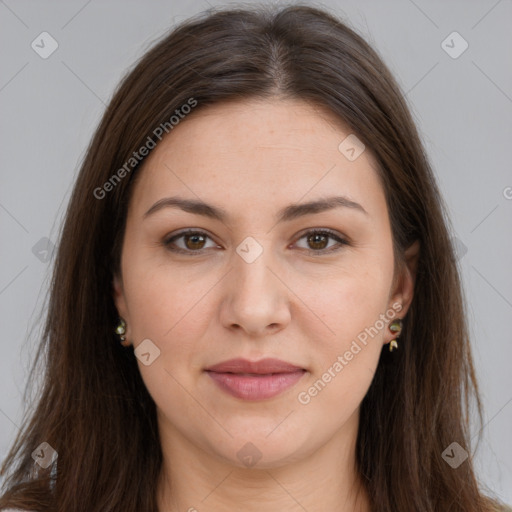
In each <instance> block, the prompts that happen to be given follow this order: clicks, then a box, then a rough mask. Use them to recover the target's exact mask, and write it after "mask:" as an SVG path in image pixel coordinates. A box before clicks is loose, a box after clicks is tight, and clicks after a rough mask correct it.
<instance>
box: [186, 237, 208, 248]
mask: <svg viewBox="0 0 512 512" xmlns="http://www.w3.org/2000/svg"><path fill="white" fill-rule="evenodd" d="M205 239H206V237H205V236H203V235H200V234H194V235H183V240H184V241H185V246H186V247H187V249H202V248H203V245H204V243H205Z"/></svg>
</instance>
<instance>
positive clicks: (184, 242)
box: [163, 230, 217, 254]
mask: <svg viewBox="0 0 512 512" xmlns="http://www.w3.org/2000/svg"><path fill="white" fill-rule="evenodd" d="M208 240H211V238H210V237H209V236H208V235H207V234H206V233H203V232H202V231H193V230H189V231H185V232H181V233H179V234H177V235H174V236H172V237H170V238H167V239H166V240H164V242H163V244H164V245H165V246H166V247H167V248H168V249H169V250H170V251H173V252H179V253H188V254H191V253H201V252H202V251H203V249H207V248H208V247H206V246H205V245H206V243H207V241H208ZM178 242H179V243H178ZM212 242H213V240H212ZM210 247H217V245H216V244H213V246H210Z"/></svg>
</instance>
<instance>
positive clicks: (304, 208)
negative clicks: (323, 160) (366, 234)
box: [143, 196, 368, 223]
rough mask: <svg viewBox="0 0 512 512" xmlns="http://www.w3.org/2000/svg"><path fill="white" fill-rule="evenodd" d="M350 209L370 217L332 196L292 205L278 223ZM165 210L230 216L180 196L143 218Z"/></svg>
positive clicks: (217, 217) (162, 202)
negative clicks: (335, 210)
mask: <svg viewBox="0 0 512 512" xmlns="http://www.w3.org/2000/svg"><path fill="white" fill-rule="evenodd" d="M341 207H343V208H350V209H352V210H354V211H359V212H361V213H364V214H365V215H368V212H367V211H366V210H365V209H364V208H363V207H362V206H361V205H360V204H359V203H356V202H354V201H352V200H350V199H348V198H347V197H344V196H332V197H326V198H321V199H317V200H315V201H309V202H307V203H295V204H290V205H288V206H286V207H284V208H282V209H281V210H279V212H278V213H277V222H287V221H291V220H294V219H297V218H299V217H302V216H305V215H311V214H315V213H321V212H324V211H327V210H333V209H334V208H341ZM163 208H179V209H181V210H183V211H185V212H188V213H195V214H196V215H203V216H204V217H209V218H211V219H215V220H219V221H221V222H223V223H226V222H227V221H228V220H229V214H228V212H227V211H226V210H224V209H223V208H219V207H217V206H213V205H211V204H208V203H205V202H203V201H201V200H196V199H184V198H181V197H178V196H173V197H164V198H162V199H160V200H158V201H157V202H156V203H155V204H154V205H153V206H151V208H150V209H149V210H148V211H147V212H146V213H145V214H144V216H143V218H144V219H146V218H147V217H149V216H150V215H152V214H153V213H156V212H157V211H159V210H162V209H163Z"/></svg>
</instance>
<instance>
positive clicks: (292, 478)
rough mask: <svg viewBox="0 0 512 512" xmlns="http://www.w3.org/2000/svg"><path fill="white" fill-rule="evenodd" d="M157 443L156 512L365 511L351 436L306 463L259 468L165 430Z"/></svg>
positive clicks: (343, 432)
mask: <svg viewBox="0 0 512 512" xmlns="http://www.w3.org/2000/svg"><path fill="white" fill-rule="evenodd" d="M356 420H358V418H356ZM349 423H350V422H349ZM351 426H352V427H357V423H354V424H353V425H351ZM351 426H350V425H347V424H346V425H345V427H348V428H350V427H351ZM348 439H350V442H347V440H348ZM161 441H162V451H163V456H164V459H163V467H162V472H161V477H160V481H159V483H158V509H159V512H183V511H187V512H199V511H201V510H205V509H207V510H208V511H209V512H221V511H222V512H224V511H226V510H241V509H242V508H243V510H244V511H246V512H260V511H261V510H265V512H277V511H279V512H282V511H283V510H286V511H287V512H304V511H305V510H307V511H308V512H320V511H322V512H324V511H325V510H336V511H337V512H349V511H350V512H370V502H369V497H368V494H367V491H366V489H365V487H364V485H363V483H362V480H361V477H360V475H359V473H358V471H357V469H356V464H355V436H347V431H346V429H341V430H340V431H338V432H337V434H335V436H334V437H333V438H332V439H331V440H330V441H329V442H328V443H326V444H325V445H323V446H321V447H319V448H318V449H317V450H315V451H314V452H313V453H311V454H310V455H309V456H308V457H306V458H301V459H300V460H290V461H288V463H287V464H277V463H276V464H268V467H266V468H259V469H257V468H256V467H254V468H241V467H239V466H238V465H236V464H234V463H230V462H229V461H226V460H225V459H221V458H219V457H218V456H215V455H214V454H213V453H212V452H207V450H203V449H200V448H198V447H197V446H195V445H193V444H191V443H190V442H189V441H188V440H187V438H186V437H184V436H182V435H181V434H180V433H179V432H177V431H176V430H175V429H173V428H172V427H170V426H169V425H165V426H164V427H163V428H161Z"/></svg>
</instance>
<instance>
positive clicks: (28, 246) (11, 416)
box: [0, 0, 512, 503]
mask: <svg viewBox="0 0 512 512" xmlns="http://www.w3.org/2000/svg"><path fill="white" fill-rule="evenodd" d="M211 5H221V3H216V2H214V0H209V1H208V0H201V1H188V2H185V1H175V2H169V1H154V0H153V1H151V2H142V1H125V2H121V1H112V0H111V1H100V0H92V1H91V0H89V1H83V0H82V1H67V2H64V1H62V2H55V1H53V2H50V1H46V2H35V1H25V0H23V1H15V0H0V43H1V45H0V46H1V48H2V56H1V60H2V74H1V75H0V108H1V112H2V115H1V117H0V130H1V132H0V140H1V141H2V152H1V166H0V173H1V187H0V236H1V239H0V240H1V241H0V243H1V253H0V254H1V256H0V257H1V261H0V308H1V309H0V311H1V325H2V336H1V339H0V351H1V356H0V374H1V386H2V388H1V389H2V392H1V398H0V458H2V459H3V457H4V456H5V455H6V453H7V449H8V447H9V445H10V444H11V442H12V441H13V439H14V436H15V434H16V432H17V430H18V426H17V425H19V424H20V423H21V419H22V411H23V400H22V393H23V390H24V386H25V382H26V380H27V368H28V363H29V361H30V359H31V357H32V354H33V353H34V347H35V343H36V339H37V335H38V332H39V324H37V320H38V317H39V314H40V312H41V308H42V307H43V305H44V298H45V294H46V290H47V286H48V277H49V272H50V269H51V262H52V260H51V258H50V260H49V261H46V262H45V261H44V260H45V252H44V249H45V247H46V246H47V242H45V240H43V241H40V240H41V239H44V238H45V237H46V238H49V239H50V241H52V242H55V241H56V239H57V235H58V229H59V226H60V223H61V220H62V214H63V212H64V208H65V206H66V204H67V201H68V199H69V194H70V191H71V186H72V184H73V181H74V179H75V176H76V173H77V170H78V167H79V164H80V163H81V160H82V158H83V155H84V152H85V149H86V147H87V144H88V142H89V139H90V137H91V135H92V133H93V130H94V129H95V127H96V125H97V123H98V121H99V119H100V116H101V114H102V112H103V110H104V108H105V104H106V103H107V102H108V101H109V99H110V97H111V95H112V92H113V89H114V87H115V86H116V84H117V83H118V81H119V80H120V78H121V77H122V75H123V74H124V72H125V71H126V70H127V68H128V67H129V66H131V65H132V64H133V62H134V61H135V59H136V58H138V57H139V56H140V55H142V54H143V53H144V51H145V50H147V49H148V48H149V46H150V45H151V44H152V43H153V42H154V41H155V40H157V39H158V38H159V37H160V36H162V35H163V34H164V33H165V32H166V31H167V30H168V29H169V28H170V27H172V26H173V24H175V23H177V22H179V21H181V20H183V19H184V18H187V17H188V16H190V15H192V14H194V13H196V12H199V11H202V10H204V9H207V8H208V7H209V6H211ZM222 5H226V3H224V4H222ZM316 5H318V6H320V7H322V6H325V7H327V8H328V9H331V11H332V12H334V13H336V14H339V15H341V16H343V17H344V18H345V19H348V20H349V22H350V24H351V25H352V27H353V28H355V29H356V30H357V31H358V32H360V33H361V34H362V35H363V36H364V37H365V38H366V39H367V40H368V41H369V42H370V43H371V44H373V45H374V47H375V48H376V49H377V50H378V52H379V53H380V54H381V55H382V57H383V58H384V60H385V62H386V63H387V64H388V66H389V67H390V68H391V71H392V72H393V73H394V74H395V76H396V77H397V79H398V82H399V83H400V85H401V87H402V89H403V91H404V93H405V94H406V97H407V100H408V102H409V105H410V107H411V109H412V111H413V115H414V117H415V119H416V121H417V124H418V127H419V130H420V133H421V136H422V138H423V141H424V144H425V146H426V149H427V152H428V154H429V156H430V158H431V161H432V164H433V167H434V169H435V172H436V174H437V177H438V180H439V184H440V187H441V190H442V192H443V194H444V196H445V198H446V201H447V203H448V205H449V209H450V213H451V216H452V221H453V226H454V233H453V234H454V236H456V237H457V239H458V242H457V244H458V247H459V256H460V259H459V263H460V267H461V271H462V275H463V280H464V288H465V293H466V296H467V301H468V314H469V321H470V328H471V334H472V337H473V348H474V357H475V363H476V370H477V373H478V377H479V379H480V386H481V391H482V396H483V400H484V406H485V418H484V420H485V422H484V428H483V441H482V443H481V444H480V445H479V447H478V450H477V452H476V457H477V461H476V466H477V471H478V473H479V475H480V478H481V479H482V481H483V483H484V484H485V485H487V487H488V489H489V490H490V491H491V492H494V493H495V494H496V495H498V496H501V497H502V498H503V499H504V500H505V501H507V502H508V503H512V442H511V440H510V433H511V430H512V429H511V425H512V386H511V383H512V379H511V376H510V374H511V369H510V361H511V359H512V348H511V347H512V344H511V341H512V340H511V333H510V318H511V313H512V272H511V270H510V262H511V261H512V236H511V235H512V229H511V228H512V172H511V163H510V149H511V142H512V123H511V119H512V66H511V63H512V59H511V56H512V32H511V30H510V22H511V21H512V1H511V0H499V1H496V0H480V1H477V0H473V1H468V0H465V1H462V0H461V1H450V2H446V1H445V2H443V1H426V0H414V1H413V0H393V1H387V2H382V1H378V0H365V1H348V0H333V1H329V2H324V3H323V4H320V3H316ZM43 31H46V32H48V33H50V34H51V36H52V37H53V38H54V39H55V40H56V41H57V42H58V45H59V46H58V49H57V50H56V51H55V52H54V53H53V54H52V55H51V56H50V57H48V58H47V59H43V58H41V57H40V56H39V55H38V54H37V53H36V52H35V51H34V50H33V49H32V47H31V43H32V41H34V40H36V42H37V41H38V40H39V41H40V39H36V38H37V37H38V36H39V34H41V32H43ZM453 31H457V32H458V33H459V34H460V35H461V36H462V37H463V38H464V40H466V41H467V43H468V44H469V47H468V48H467V50H466V51H465V52H464V53H462V54H461V55H460V56H458V57H457V58H452V57H451V56H450V55H449V54H448V53H447V52H446V51H445V49H443V47H442V42H443V41H444V40H445V39H446V38H447V36H448V35H449V34H451V33H452V32H453ZM452 39H453V38H452ZM446 44H448V45H450V46H452V47H453V48H452V49H451V50H450V51H451V52H452V53H453V52H457V51H459V50H460V49H461V48H462V46H461V44H462V42H461V40H457V39H454V40H453V42H451V39H450V38H449V39H448V40H447V42H446V43H445V45H446ZM45 46H46V48H48V45H45ZM34 247H35V249H34ZM50 247H51V246H50ZM79 285H80V284H79V283H77V286H79ZM91 321H94V319H91ZM34 325H35V330H34V332H33V333H32V335H30V329H31V327H32V326H34ZM440 356H441V357H442V354H440ZM477 434H478V431H477V429H476V428H474V429H473V436H474V437H473V440H475V439H476V435H477ZM473 448H474V446H473Z"/></svg>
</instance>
